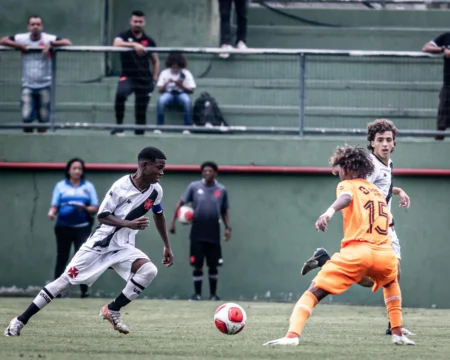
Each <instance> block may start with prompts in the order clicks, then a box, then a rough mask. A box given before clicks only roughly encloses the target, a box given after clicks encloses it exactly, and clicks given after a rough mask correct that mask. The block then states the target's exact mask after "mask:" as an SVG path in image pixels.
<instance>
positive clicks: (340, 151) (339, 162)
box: [330, 145, 374, 179]
mask: <svg viewBox="0 0 450 360" xmlns="http://www.w3.org/2000/svg"><path fill="white" fill-rule="evenodd" d="M369 156H370V155H369V153H368V152H367V150H365V149H363V148H362V147H358V146H355V147H351V146H350V145H344V146H341V147H339V146H338V147H337V148H336V150H335V152H334V154H333V155H332V156H331V158H330V165H331V166H332V167H340V168H342V169H344V170H346V171H348V172H351V173H353V174H354V175H356V177H357V178H360V179H366V178H367V177H368V176H369V175H371V174H372V173H373V171H374V165H373V162H372V160H371V159H370V157H369Z"/></svg>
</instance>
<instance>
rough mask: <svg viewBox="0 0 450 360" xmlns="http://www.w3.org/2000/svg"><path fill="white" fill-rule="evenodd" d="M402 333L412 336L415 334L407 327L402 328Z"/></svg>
mask: <svg viewBox="0 0 450 360" xmlns="http://www.w3.org/2000/svg"><path fill="white" fill-rule="evenodd" d="M402 335H405V336H414V335H416V334H414V333H412V332H411V331H409V330H408V329H405V328H402Z"/></svg>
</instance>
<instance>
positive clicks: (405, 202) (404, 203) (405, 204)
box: [392, 187, 411, 209]
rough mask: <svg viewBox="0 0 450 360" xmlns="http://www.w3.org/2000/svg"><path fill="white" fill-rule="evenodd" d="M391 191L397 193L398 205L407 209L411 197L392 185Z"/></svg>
mask: <svg viewBox="0 0 450 360" xmlns="http://www.w3.org/2000/svg"><path fill="white" fill-rule="evenodd" d="M392 193H393V194H394V195H398V197H399V198H400V206H401V207H405V208H407V209H409V207H410V206H411V199H410V198H409V196H408V194H407V193H406V192H405V191H404V190H403V189H402V188H399V187H394V188H392Z"/></svg>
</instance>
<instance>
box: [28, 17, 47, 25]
mask: <svg viewBox="0 0 450 360" xmlns="http://www.w3.org/2000/svg"><path fill="white" fill-rule="evenodd" d="M31 19H41V23H44V20H42V18H41V17H40V16H39V15H31V16H29V17H28V24H29V23H30V20H31Z"/></svg>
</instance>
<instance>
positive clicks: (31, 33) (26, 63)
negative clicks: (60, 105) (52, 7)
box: [0, 15, 72, 133]
mask: <svg viewBox="0 0 450 360" xmlns="http://www.w3.org/2000/svg"><path fill="white" fill-rule="evenodd" d="M43 30H44V24H43V21H42V18H41V17H40V16H38V15H32V16H30V17H29V18H28V32H27V33H21V34H15V35H12V36H5V37H4V38H2V39H0V45H5V46H11V47H13V48H15V49H17V50H20V51H22V54H23V56H22V95H21V102H20V106H21V112H22V120H23V122H24V123H32V122H33V121H35V120H36V119H37V120H38V121H39V122H40V123H48V122H49V120H50V94H51V91H52V89H51V85H52V53H51V49H52V48H53V47H58V46H69V45H72V43H71V42H70V40H68V39H62V38H60V37H59V36H57V35H52V34H47V33H45V32H43ZM29 47H39V48H42V51H41V52H37V51H36V50H34V51H32V50H29ZM23 131H24V132H27V133H28V132H33V131H34V128H24V129H23ZM45 131H46V129H43V128H40V129H38V132H45Z"/></svg>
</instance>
